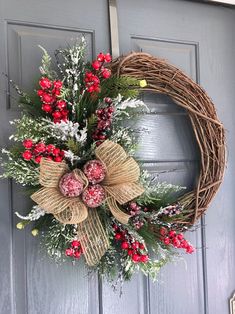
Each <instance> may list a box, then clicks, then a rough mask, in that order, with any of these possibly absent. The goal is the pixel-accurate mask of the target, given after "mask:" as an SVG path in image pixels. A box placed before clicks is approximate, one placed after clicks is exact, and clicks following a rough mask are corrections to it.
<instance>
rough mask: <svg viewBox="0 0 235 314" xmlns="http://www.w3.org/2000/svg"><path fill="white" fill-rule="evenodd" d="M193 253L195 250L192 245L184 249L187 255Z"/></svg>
mask: <svg viewBox="0 0 235 314" xmlns="http://www.w3.org/2000/svg"><path fill="white" fill-rule="evenodd" d="M194 251H195V249H194V247H193V246H192V245H189V246H188V247H187V249H186V252H187V253H189V254H192V253H193V252H194Z"/></svg>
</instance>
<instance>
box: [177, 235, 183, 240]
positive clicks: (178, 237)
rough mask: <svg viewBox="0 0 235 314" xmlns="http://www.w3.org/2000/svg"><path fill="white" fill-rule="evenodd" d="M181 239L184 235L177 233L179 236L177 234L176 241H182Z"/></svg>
mask: <svg viewBox="0 0 235 314" xmlns="http://www.w3.org/2000/svg"><path fill="white" fill-rule="evenodd" d="M183 238H184V235H183V233H179V234H177V239H178V240H180V241H181V240H183Z"/></svg>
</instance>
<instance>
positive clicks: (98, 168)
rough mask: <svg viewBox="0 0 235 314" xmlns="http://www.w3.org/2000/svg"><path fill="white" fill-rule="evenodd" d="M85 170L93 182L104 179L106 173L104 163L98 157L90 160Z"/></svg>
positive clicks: (89, 179)
mask: <svg viewBox="0 0 235 314" xmlns="http://www.w3.org/2000/svg"><path fill="white" fill-rule="evenodd" d="M83 172H84V174H85V175H86V177H87V179H88V181H89V182H90V183H92V184H96V183H99V182H101V181H103V180H104V177H105V173H106V171H105V167H104V165H103V163H102V162H101V161H99V160H96V159H95V160H90V161H88V162H87V163H86V164H85V166H84V168H83Z"/></svg>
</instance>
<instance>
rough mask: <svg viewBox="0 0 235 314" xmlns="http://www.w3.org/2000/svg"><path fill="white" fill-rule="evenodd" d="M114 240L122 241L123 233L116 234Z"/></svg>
mask: <svg viewBox="0 0 235 314" xmlns="http://www.w3.org/2000/svg"><path fill="white" fill-rule="evenodd" d="M114 238H115V240H121V238H122V235H121V233H116V234H115V236H114Z"/></svg>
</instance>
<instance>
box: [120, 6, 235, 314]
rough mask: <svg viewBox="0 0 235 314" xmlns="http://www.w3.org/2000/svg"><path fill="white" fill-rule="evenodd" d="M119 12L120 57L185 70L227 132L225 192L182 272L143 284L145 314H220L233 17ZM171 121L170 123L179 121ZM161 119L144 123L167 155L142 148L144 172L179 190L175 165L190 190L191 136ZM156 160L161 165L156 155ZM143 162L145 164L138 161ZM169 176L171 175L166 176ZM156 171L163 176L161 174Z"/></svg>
mask: <svg viewBox="0 0 235 314" xmlns="http://www.w3.org/2000/svg"><path fill="white" fill-rule="evenodd" d="M118 12H119V15H118V18H119V33H120V50H121V53H127V52H129V51H130V50H135V51H143V52H149V53H151V54H153V55H155V56H156V57H160V58H164V59H167V60H169V61H170V62H171V63H173V64H175V65H176V66H178V67H179V68H181V69H182V70H184V71H185V72H186V73H187V74H188V75H190V76H191V77H192V78H193V79H195V80H197V81H198V82H200V83H201V84H202V86H203V87H204V88H205V89H206V90H207V91H208V93H209V95H210V96H211V97H212V99H213V100H214V103H215V104H216V109H217V111H218V115H219V117H220V119H221V120H222V122H223V123H224V124H225V128H226V129H227V130H229V132H227V141H228V147H229V156H228V168H227V171H226V176H225V181H224V184H223V186H222V188H221V190H220V191H219V193H218V195H217V197H216V199H215V200H214V201H213V203H212V205H211V206H210V209H209V211H208V214H207V216H206V219H205V218H203V220H202V222H201V229H198V230H197V232H195V233H192V234H189V235H188V236H189V237H190V239H191V241H192V243H194V244H195V245H196V247H197V248H198V250H197V253H196V254H195V255H194V257H192V256H189V257H187V258H186V260H187V270H185V269H184V266H183V264H179V265H177V266H173V265H168V266H167V267H165V268H164V269H163V271H162V272H161V274H160V279H159V281H158V282H157V283H156V284H153V283H151V282H150V284H149V287H150V289H149V297H150V300H149V304H150V305H149V313H185V314H186V313H190V314H191V313H195V314H196V313H204V312H205V313H209V312H210V313H227V312H228V298H229V296H230V295H231V293H232V291H233V289H234V288H235V287H234V282H235V266H234V265H235V263H234V256H235V252H234V250H235V245H234V241H233V240H231V239H234V236H235V231H234V227H233V225H234V221H235V213H234V211H233V209H232V208H233V203H234V196H233V190H232V189H233V187H232V185H233V184H232V180H234V179H233V175H232V170H234V163H233V162H232V161H233V160H234V157H235V156H234V153H235V148H234V144H232V136H233V135H234V124H233V123H232V119H233V118H232V116H233V117H234V113H235V112H234V106H233V105H232V103H233V99H234V96H235V92H234V74H233V73H234V68H235V66H234V65H235V61H234V58H232V54H234V51H235V44H234V32H233V31H232V30H233V29H234V27H235V11H234V9H231V8H223V7H217V6H211V5H207V4H201V3H194V2H191V1H181V0H174V1H173V0H172V1H170V0H168V1H165V0H159V1H151V0H147V1H145V3H144V4H143V2H142V1H139V0H137V1H135V3H134V2H133V1H128V2H125V3H124V2H122V1H118ZM153 102H154V101H153ZM159 104H160V106H161V101H159V99H158V98H157V97H156V99H155V107H156V111H158V107H159ZM167 110H168V119H171V118H172V114H171V110H172V109H169V108H168V109H167ZM166 116H167V113H166V114H164V118H165V119H166ZM174 117H175V121H177V119H178V116H177V115H176V116H174ZM146 119H147V117H146ZM161 119H162V117H161V116H160V115H158V114H156V120H154V119H153V118H150V121H151V133H152V134H154V135H152V136H153V137H154V136H156V137H157V136H159V133H162V135H160V138H161V136H163V137H164V135H165V134H167V139H165V142H166V143H167V144H168V145H169V146H168V145H167V149H166V150H165V151H163V152H162V147H163V144H162V141H163V138H161V140H159V141H158V139H157V140H155V141H154V143H153V144H152V145H151V146H152V147H151V148H150V147H149V146H150V145H149V144H150V143H149V142H147V145H148V148H147V152H148V156H150V158H151V159H155V160H152V166H151V169H152V171H156V172H157V171H158V169H159V165H161V167H165V169H166V172H165V174H164V175H163V176H164V177H166V178H167V180H169V179H170V180H172V181H173V182H174V183H175V182H180V183H181V184H182V183H183V180H182V178H183V177H182V172H177V171H176V172H175V171H173V169H174V168H175V162H177V159H178V164H180V165H181V166H182V168H183V169H184V170H183V173H185V174H186V175H185V177H184V180H185V181H184V182H185V183H187V184H188V185H189V187H191V186H192V185H193V183H194V182H193V178H195V174H196V173H197V169H196V168H197V161H196V160H197V159H198V155H197V154H196V152H195V150H194V149H192V147H193V146H194V145H195V141H193V142H191V141H190V137H188V134H186V133H187V132H190V128H188V126H187V124H186V123H183V122H182V123H183V125H181V127H182V128H181V127H180V128H177V126H178V123H177V122H175V125H176V128H177V132H175V129H174V123H172V125H171V128H167V131H166V130H165V129H164V125H165V126H166V127H168V123H167V121H168V120H167V119H166V120H165V121H164V120H163V119H162V120H161ZM152 121H153V123H152ZM160 121H162V122H160ZM164 123H165V124H164ZM145 124H146V125H148V123H147V121H146V123H145ZM169 137H170V138H171V140H169ZM186 137H188V138H187V139H186ZM177 138H178V139H177ZM173 141H174V142H175V145H177V144H178V148H177V149H176V148H175V146H174V144H173V145H170V144H171V143H172V142H173ZM159 142H161V144H160V143H159ZM182 142H183V143H182ZM186 142H187V144H186ZM155 145H156V146H155ZM182 145H185V146H184V147H185V150H184V149H182ZM158 148H159V151H158ZM150 149H152V150H153V151H158V153H157V155H155V154H154V152H153V153H151V154H150V153H149V150H150ZM171 149H172V151H171ZM166 152H167V156H170V155H172V156H174V158H173V159H174V161H173V160H169V159H167V156H166V154H165V153H166ZM161 153H162V156H163V157H162V159H161V157H160V155H159V154H161ZM182 154H185V155H184V156H185V158H186V160H187V159H189V160H188V162H190V163H191V164H193V169H194V170H193V171H195V172H191V173H190V171H189V169H187V163H185V162H184V163H180V161H181V159H182V158H183V157H182ZM176 155H177V156H176ZM153 156H154V157H153ZM192 156H194V158H193V159H192V158H191V157H192ZM142 158H143V159H145V154H144V155H143V156H142ZM159 159H160V161H161V163H160V164H159ZM164 159H165V162H164ZM148 161H149V162H150V160H148ZM154 165H155V166H154ZM161 169H162V168H161ZM169 169H172V171H170V172H169ZM162 170H163V173H164V169H162ZM166 174H167V175H166ZM225 204H226V207H225ZM205 223H206V225H205ZM225 261H226V262H225ZM229 277H230V279H229ZM117 313H118V312H117ZM144 313H145V312H144ZM146 313H148V312H146Z"/></svg>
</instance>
